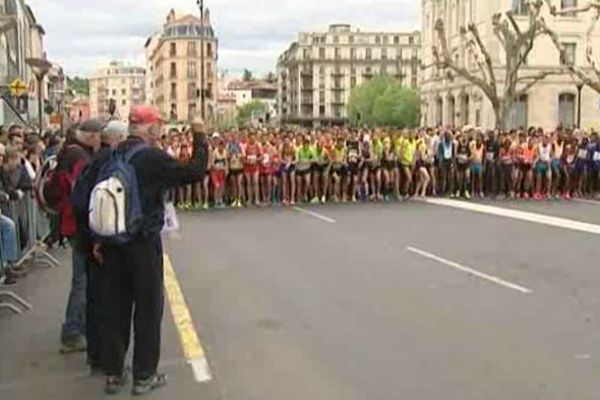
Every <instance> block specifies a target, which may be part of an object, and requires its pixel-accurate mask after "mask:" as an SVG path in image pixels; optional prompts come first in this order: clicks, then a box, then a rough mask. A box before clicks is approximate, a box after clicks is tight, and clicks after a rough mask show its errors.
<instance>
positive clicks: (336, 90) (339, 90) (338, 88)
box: [331, 86, 346, 92]
mask: <svg viewBox="0 0 600 400" xmlns="http://www.w3.org/2000/svg"><path fill="white" fill-rule="evenodd" d="M331 90H333V91H334V92H343V91H344V90H346V89H345V88H344V87H343V86H334V87H332V88H331Z"/></svg>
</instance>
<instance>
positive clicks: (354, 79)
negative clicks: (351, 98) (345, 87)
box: [350, 76, 356, 88]
mask: <svg viewBox="0 0 600 400" xmlns="http://www.w3.org/2000/svg"><path fill="white" fill-rule="evenodd" d="M355 86H356V76H353V77H351V78H350V87H351V88H354V87H355Z"/></svg>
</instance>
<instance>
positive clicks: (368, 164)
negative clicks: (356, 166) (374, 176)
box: [360, 161, 373, 172]
mask: <svg viewBox="0 0 600 400" xmlns="http://www.w3.org/2000/svg"><path fill="white" fill-rule="evenodd" d="M372 166H373V162H372V161H364V162H363V163H362V165H361V166H360V172H364V171H365V170H369V171H370V170H371V167H372Z"/></svg>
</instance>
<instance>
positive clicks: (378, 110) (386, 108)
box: [348, 74, 419, 128]
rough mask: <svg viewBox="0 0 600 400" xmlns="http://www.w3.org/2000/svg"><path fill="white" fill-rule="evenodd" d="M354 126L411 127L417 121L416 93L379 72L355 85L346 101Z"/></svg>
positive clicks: (417, 105) (417, 98)
mask: <svg viewBox="0 0 600 400" xmlns="http://www.w3.org/2000/svg"><path fill="white" fill-rule="evenodd" d="M348 116H349V118H350V121H351V122H352V124H353V125H367V126H369V127H376V126H390V127H401V128H412V127H415V126H417V125H418V124H419V95H418V93H417V92H416V91H415V90H413V89H410V88H406V87H403V86H401V85H400V82H399V81H397V80H396V79H394V78H392V77H390V76H388V75H385V74H382V75H378V76H376V77H374V78H373V79H372V80H371V81H369V82H365V83H363V84H362V85H360V86H357V87H355V88H354V89H353V90H352V93H351V94H350V101H349V102H348Z"/></svg>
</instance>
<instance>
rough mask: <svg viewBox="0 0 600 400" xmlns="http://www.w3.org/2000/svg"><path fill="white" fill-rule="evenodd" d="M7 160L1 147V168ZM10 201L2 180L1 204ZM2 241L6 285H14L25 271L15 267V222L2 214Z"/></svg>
mask: <svg viewBox="0 0 600 400" xmlns="http://www.w3.org/2000/svg"><path fill="white" fill-rule="evenodd" d="M4 158H5V148H4V146H3V145H2V147H0V167H2V165H3V163H4ZM8 201H9V196H8V193H6V191H5V190H4V186H3V185H2V180H0V203H1V204H6V203H8ZM0 241H1V242H2V262H3V263H4V266H5V271H6V279H5V281H4V284H5V285H14V284H15V283H16V282H17V281H16V279H17V278H18V277H19V276H22V275H23V274H24V273H25V271H24V270H23V269H21V268H17V267H15V266H14V263H16V262H17V261H18V260H17V257H18V256H17V250H18V249H17V229H16V225H15V222H14V221H13V220H12V219H10V218H9V217H7V216H6V215H3V214H1V213H0Z"/></svg>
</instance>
